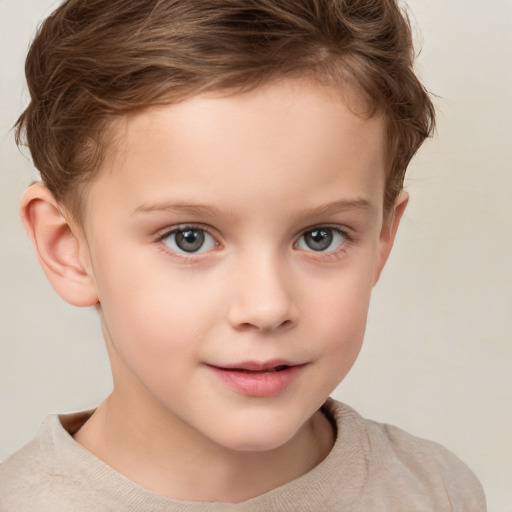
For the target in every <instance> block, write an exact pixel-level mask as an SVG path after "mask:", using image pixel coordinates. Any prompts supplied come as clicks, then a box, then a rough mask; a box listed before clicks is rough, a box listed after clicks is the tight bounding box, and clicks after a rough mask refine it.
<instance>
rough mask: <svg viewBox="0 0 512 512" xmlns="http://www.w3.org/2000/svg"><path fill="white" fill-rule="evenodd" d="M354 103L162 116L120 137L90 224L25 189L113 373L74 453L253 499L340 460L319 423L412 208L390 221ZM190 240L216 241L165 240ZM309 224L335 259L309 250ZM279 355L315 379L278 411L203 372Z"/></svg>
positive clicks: (54, 269) (287, 392)
mask: <svg viewBox="0 0 512 512" xmlns="http://www.w3.org/2000/svg"><path fill="white" fill-rule="evenodd" d="M347 97H348V96H345V98H347ZM353 97H354V96H353ZM346 101H347V100H343V99H342V98H341V97H340V95H339V92H335V91H334V89H332V88H329V87H325V86H320V85H318V84H315V83H311V82H306V81H279V82H274V83H271V84H269V85H266V86H264V87H260V88H257V89H255V90H253V91H251V92H246V93H243V94H232V95H220V94H216V95H212V94H210V95H203V96H196V97H193V98H191V99H188V100H186V101H184V102H182V103H179V104H176V105H170V106H165V107H161V108H158V109H155V108H153V109H150V110H147V111H144V112H141V113H138V114H136V115H131V116H127V117H125V118H123V119H122V120H121V121H119V122H118V123H116V125H115V127H113V129H114V130H115V131H116V133H115V135H116V140H117V141H118V143H117V145H116V147H115V148H114V149H113V150H112V151H111V152H110V154H109V155H108V156H107V158H106V160H105V162H104V164H103V168H102V169H101V170H100V172H99V174H98V176H97V177H96V178H95V179H94V181H92V182H91V183H90V184H89V186H88V194H87V200H86V210H85V216H84V221H83V224H82V225H80V226H78V225H76V224H75V223H74V222H73V220H72V218H70V216H69V215H67V213H66V210H65V208H64V207H63V206H62V205H59V204H57V203H56V202H55V200H54V199H53V197H52V196H51V194H50V193H49V192H48V191H47V189H45V188H44V187H43V186H42V185H36V186H33V187H31V188H30V189H29V190H28V191H27V193H26V194H25V196H24V199H23V201H22V218H23V221H24V224H25V227H26V228H27V231H28V233H29V235H30V236H31V239H32V241H33V243H34V245H35V247H36V250H37V253H38V256H39V259H40V262H41V264H42V266H43V269H44V270H45V272H46V274H47V276H48V278H49V279H50V281H51V282H52V284H53V286H54V287H55V289H56V290H57V291H58V293H60V295H61V296H62V297H63V298H65V299H66V300H67V301H68V302H70V303H72V304H75V305H78V306H90V305H95V306H96V307H97V309H98V311H99V314H100V318H101V323H102V327H103V332H104V336H105V342H106V345H107V349H108V353H109V357H110V361H111V366H112V373H113V380H114V389H113V392H112V394H111V395H110V396H109V397H108V398H107V399H106V400H105V402H103V403H102V404H101V405H100V406H99V407H98V409H97V410H96V412H95V413H94V414H93V416H92V418H91V419H90V420H89V421H88V422H87V423H86V424H85V425H84V426H83V427H82V429H81V430H80V431H79V432H78V433H77V434H76V436H75V438H76V440H77V441H78V442H79V443H81V444H82V445H83V446H84V447H86V448H87V449H88V450H90V451H91V452H92V453H93V454H95V455H96V456H98V457H99V458H100V459H102V460H104V461H105V462H106V463H108V464H110V465H111V466H112V467H113V468H115V469H116V470H118V471H119V472H121V473H122V474H124V475H125V476H127V477H128V478H130V479H131V480H133V481H135V482H137V483H138V484H140V485H142V486H144V487H146V488H147V489H150V490H152V491H154V492H157V493H159V494H163V495H166V496H172V497H175V498H180V499H187V500H199V501H233V502H236V501H242V500H244V499H248V498H250V497H253V496H256V495H258V494H261V493H263V492H266V491H268V490H270V489H273V488H275V487H277V486H279V485H282V484H284V483H286V482H288V481H291V480H293V479H295V478H297V477H299V476H300V475H302V474H304V473H306V472H307V471H309V470H310V469H312V468H313V467H314V466H316V465H317V464H318V463H319V462H321V461H322V460H323V459H324V458H325V457H326V456H327V454H328V453H329V450H330V449H331V447H332V444H333V442H334V437H335V434H334V432H333V429H332V427H331V425H330V423H329V422H328V420H327V419H326V418H325V417H324V415H323V413H321V412H320V411H319V410H318V409H319V408H320V407H321V405H322V404H323V402H324V401H325V399H326V398H327V397H328V396H329V394H330V393H331V392H332V391H333V389H334V388H335V387H336V386H337V385H338V384H339V382H341V380H342V379H343V378H344V377H345V375H346V374H347V372H348V371H349V369H350V368H351V366H352V364H353V363H354V361H355V359H356V357H357V355H358V353H359V350H360V348H361V344H362V341H363V335H364V330H365V325H366V316H367V311H368V305H369V300H370V295H371V290H372V288H373V286H374V284H375V283H376V282H377V280H378V277H379V275H380V272H381V270H382V267H383V266H384V263H385V261H386V259H387V257H388V255H389V252H390V250H391V247H392V245H393V240H394V236H395V233H396V230H397V227H398V223H399V220H400V217H401V215H402V213H403V210H404V208H405V205H406V203H407V197H406V195H405V194H402V195H401V196H400V198H399V200H398V201H397V203H396V205H395V208H394V209H393V210H392V211H391V212H389V214H387V215H384V213H383V197H384V182H385V156H384V146H385V144H384V142H385V139H384V133H385V120H384V119H383V117H382V116H379V115H375V116H373V117H371V118H369V119H368V118H366V117H364V116H360V115H357V114H356V113H354V110H355V109H354V104H352V102H351V104H350V105H347V103H346ZM183 225H186V226H192V227H194V228H195V229H203V230H204V229H206V230H207V231H208V234H207V235H205V236H206V243H205V245H204V246H202V247H201V249H200V251H199V252H197V253H184V252H183V251H182V250H181V249H180V248H179V246H178V245H176V236H175V234H170V235H169V232H171V231H172V230H173V229H176V228H177V227H180V226H181V227H183ZM315 227H323V228H324V230H327V232H328V233H329V234H331V235H333V237H334V238H333V242H332V244H331V245H329V246H328V247H327V248H326V249H322V250H313V249H312V248H311V247H310V246H308V244H307V243H306V238H305V237H304V234H306V235H307V234H308V233H310V232H311V230H312V229H313V228H315ZM335 230H339V233H338V231H335ZM201 233H202V231H201ZM276 359H280V360H286V361H289V362H291V363H294V364H301V365H303V366H301V367H300V369H299V372H298V376H297V377H296V378H295V379H294V380H293V381H292V382H291V384H290V385H289V386H287V387H286V388H285V389H284V390H283V391H282V392H279V393H277V394H275V395H272V396H248V395H247V394H244V393H241V392H239V391H237V390H235V389H233V388H231V387H230V386H228V385H226V383H225V382H223V381H222V379H220V378H219V377H218V375H217V374H216V373H215V372H214V371H212V368H211V366H210V365H215V366H226V365H228V364H236V363H241V362H243V361H270V360H276Z"/></svg>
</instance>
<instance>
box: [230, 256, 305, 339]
mask: <svg viewBox="0 0 512 512" xmlns="http://www.w3.org/2000/svg"><path fill="white" fill-rule="evenodd" d="M231 279H233V282H232V290H233V295H232V301H231V303H230V305H229V310H228V313H227V317H228V321H229V323H230V324H231V326H232V327H233V328H234V329H237V330H254V331H260V332H272V331H276V330H286V329H289V328H291V327H292V326H294V325H295V324H296V323H297V321H298V310H297V305H296V303H295V301H294V293H293V290H292V283H291V276H289V275H287V272H285V265H284V264H283V263H282V262H280V261H279V258H278V257H264V256H262V255H261V254H260V255H259V257H252V258H249V260H245V261H244V262H240V263H239V266H238V269H237V271H236V272H234V273H233V274H232V278H231Z"/></svg>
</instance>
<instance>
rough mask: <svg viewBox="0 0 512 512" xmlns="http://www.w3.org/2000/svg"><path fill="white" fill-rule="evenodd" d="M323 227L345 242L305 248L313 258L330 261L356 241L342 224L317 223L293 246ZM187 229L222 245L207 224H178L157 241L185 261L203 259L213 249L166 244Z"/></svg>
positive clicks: (170, 252) (169, 252)
mask: <svg viewBox="0 0 512 512" xmlns="http://www.w3.org/2000/svg"><path fill="white" fill-rule="evenodd" d="M322 229H329V230H332V231H333V232H335V233H336V234H338V235H340V236H341V237H342V238H343V242H342V243H341V245H340V247H338V248H336V249H334V250H332V251H314V250H310V251H307V250H304V252H305V253H307V256H308V257H309V258H313V259H321V260H324V261H330V260H335V259H337V258H338V257H339V256H340V254H341V253H344V252H346V250H347V245H349V244H352V243H353V242H354V241H355V237H354V235H353V234H352V233H351V232H349V230H347V229H343V228H341V227H340V226H337V225H335V226H333V225H329V224H317V225H314V226H311V227H309V228H307V229H305V230H303V231H301V234H300V236H299V237H298V239H297V241H296V242H294V244H293V247H294V248H296V246H297V244H298V243H299V240H300V239H301V238H302V237H303V236H304V235H305V234H306V233H311V232H312V231H315V230H318V231H320V230H322ZM187 230H191V231H193V230H197V231H203V232H204V233H206V234H207V235H209V236H210V237H212V238H213V239H214V240H215V247H216V248H218V247H220V246H221V244H220V243H219V242H218V241H217V240H216V237H215V236H214V235H213V234H212V232H211V231H210V229H209V228H208V227H207V226H204V225H200V224H180V225H177V226H174V227H172V228H170V229H167V230H166V231H165V232H163V233H162V234H160V235H159V236H158V238H157V240H156V241H157V243H158V244H159V246H160V248H161V250H162V251H163V252H165V253H166V254H171V255H172V256H173V257H175V258H179V259H180V260H181V261H183V262H184V263H188V262H191V261H198V260H199V259H202V258H204V257H206V256H207V255H208V254H209V253H211V252H212V251H211V250H207V251H204V252H199V253H197V252H196V253H194V252H191V253H189V254H184V253H181V252H178V251H175V250H173V249H171V248H170V247H169V246H168V245H167V244H165V240H166V239H167V238H169V237H170V236H171V235H172V234H174V233H177V232H180V231H187Z"/></svg>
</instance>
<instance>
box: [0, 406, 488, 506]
mask: <svg viewBox="0 0 512 512" xmlns="http://www.w3.org/2000/svg"><path fill="white" fill-rule="evenodd" d="M323 411H324V412H325V414H326V415H327V416H328V417H329V418H330V419H331V421H332V422H333V424H335V426H336V429H337V436H336V442H335V445H334V447H333V449H332V450H331V452H330V453H329V455H328V456H327V457H326V458H325V459H324V460H323V461H322V462H321V463H320V464H319V465H318V466H316V467H315V468H314V469H312V470H311V471H309V472H308V473H306V474H305V475H303V476H301V477H300V478H297V479H296V480H293V481H292V482H289V483H287V484H285V485H283V486H281V487H278V488H276V489H274V490H272V491H270V492H267V493H265V494H262V495H260V496H257V497H255V498H252V499H249V500H246V501H243V502H240V503H206V502H191V501H183V500H177V499H172V498H167V497H164V496H160V495H158V494H155V493H153V492H150V491H148V490H146V489H144V488H142V487H140V486H139V485H137V484H135V483H134V482H131V481H130V480H128V479H127V478H125V477H124V476H122V475H121V474H119V473H117V472H116V471H115V470H114V469H112V468H111V467H110V466H108V465H107V464H105V463H103V462H102V461H101V460H99V459H97V458H96V457H95V456H94V455H92V454H91V453H90V452H88V451H87V450H85V449H84V448H83V447H82V446H81V445H79V444H78V443H77V442H76V441H75V440H74V439H73V437H72V435H71V434H73V433H74V432H76V431H77V430H78V428H80V426H81V425H82V424H83V423H84V422H85V420H86V419H87V417H88V415H89V414H90V413H80V414H77V415H70V416H61V417H60V418H59V417H58V416H55V415H52V416H49V417H48V418H47V419H46V420H45V422H44V424H43V426H42V428H41V431H40V433H39V435H38V437H37V438H36V439H34V440H33V441H32V442H31V443H29V444H28V445H27V446H25V447H24V448H22V449H21V450H20V451H18V452H17V453H15V454H14V455H12V456H11V457H10V458H8V459H7V460H6V461H5V462H4V463H3V464H1V465H0V511H1V512H106V511H109V512H141V511H144V512H178V511H179V512H214V511H223V512H230V511H238V512H286V511H289V512H301V511H308V512H329V511H340V512H341V511H343V512H372V511H375V512H419V511H421V512H426V511H432V512H444V511H446V512H448V511H456V512H482V511H485V510H486V505H485V497H484V493H483V490H482V487H481V485H480V483H479V482H478V480H477V479H476V478H475V476H474V475H473V473H471V471H470V470H469V469H468V468H467V467H466V466H465V465H464V464H463V463H462V462H461V461H460V460H459V459H458V458H457V457H455V456H454V455H453V454H451V453H450V452H449V451H447V450H446V449H444V448H443V447H441V446H439V445H438V444H436V443H432V442H430V441H425V440H422V439H418V438H416V437H413V436H411V435H409V434H407V433H406V432H403V431H402V430H400V429H398V428H396V427H393V426H389V425H383V424H379V423H376V422H373V421H369V420H366V419H364V418H362V417H361V416H360V415H359V414H357V413H356V412H355V411H354V410H352V409H351V408H350V407H348V406H346V405H344V404H341V403H339V402H336V401H335V400H332V399H329V400H328V401H327V402H326V404H325V405H324V407H323ZM63 425H64V426H63Z"/></svg>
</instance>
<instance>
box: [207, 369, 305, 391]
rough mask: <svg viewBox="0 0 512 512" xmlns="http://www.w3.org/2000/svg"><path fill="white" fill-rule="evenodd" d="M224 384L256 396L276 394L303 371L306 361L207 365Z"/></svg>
mask: <svg viewBox="0 0 512 512" xmlns="http://www.w3.org/2000/svg"><path fill="white" fill-rule="evenodd" d="M207 366H208V367H209V368H210V369H211V370H212V371H213V373H214V374H215V375H216V376H217V377H218V378H219V379H220V381H221V382H222V383H223V384H226V385H228V387H230V388H231V389H233V390H235V391H236V392H238V393H240V394H243V395H247V396H254V397H263V396H274V395H277V394H279V393H281V392H283V391H284V390H285V389H287V388H288V387H289V386H290V385H291V384H292V383H293V382H294V381H295V380H296V379H297V378H298V377H299V376H300V374H301V373H302V370H303V369H304V367H305V366H306V363H300V364H296V363H292V362H289V361H266V362H255V361H247V362H242V363H236V364H226V365H225V364H222V365H207Z"/></svg>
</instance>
